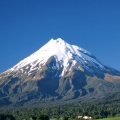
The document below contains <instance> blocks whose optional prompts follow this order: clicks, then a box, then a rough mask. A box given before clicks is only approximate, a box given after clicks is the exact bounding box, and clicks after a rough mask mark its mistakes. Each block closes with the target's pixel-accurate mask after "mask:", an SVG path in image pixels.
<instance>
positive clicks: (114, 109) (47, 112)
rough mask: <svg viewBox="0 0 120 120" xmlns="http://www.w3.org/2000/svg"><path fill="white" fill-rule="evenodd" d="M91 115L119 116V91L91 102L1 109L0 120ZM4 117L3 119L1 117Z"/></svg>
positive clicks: (73, 117)
mask: <svg viewBox="0 0 120 120" xmlns="http://www.w3.org/2000/svg"><path fill="white" fill-rule="evenodd" d="M80 115H82V116H84V115H86V116H91V117H92V119H100V118H108V117H119V116H120V92H118V93H115V94H113V95H110V96H109V97H106V98H103V99H100V100H97V101H93V102H85V103H84V102H83V103H81V102H76V103H71V104H67V105H56V106H49V107H37V108H24V107H19V108H17V109H10V110H5V109H4V110H1V111H0V120H49V119H56V120H61V119H62V120H68V119H69V120H77V119H78V118H77V116H80ZM3 118H4V119H3Z"/></svg>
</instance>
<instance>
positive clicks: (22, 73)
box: [0, 38, 120, 104]
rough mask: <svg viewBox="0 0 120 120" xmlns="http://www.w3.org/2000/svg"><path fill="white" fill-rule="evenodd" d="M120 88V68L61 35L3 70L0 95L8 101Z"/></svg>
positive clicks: (65, 97)
mask: <svg viewBox="0 0 120 120" xmlns="http://www.w3.org/2000/svg"><path fill="white" fill-rule="evenodd" d="M119 90H120V72H119V71H117V70H115V69H113V68H110V67H107V66H105V65H103V64H102V63H101V62H99V60H97V58H96V57H95V56H94V55H92V54H91V53H90V52H88V51H87V50H85V49H82V48H80V47H78V46H76V45H70V44H68V43H66V42H65V41H64V40H62V39H61V38H58V39H56V40H54V39H51V40H50V41H49V42H48V43H46V44H45V45H44V46H43V47H42V48H40V49H39V50H38V51H36V52H35V53H33V54H31V55H30V56H28V57H27V58H25V59H24V60H22V61H20V62H19V63H18V64H16V65H15V66H13V67H12V68H10V69H8V70H6V71H5V72H3V73H1V74H0V96H1V99H3V101H4V99H5V100H6V99H7V102H9V103H13V102H14V103H19V102H22V103H24V102H25V101H26V102H28V101H42V99H44V100H45V99H47V100H48V101H49V100H51V99H52V100H57V99H62V100H71V99H73V98H74V99H78V98H81V96H82V97H83V96H89V95H90V96H89V97H94V98H98V97H101V96H104V95H107V94H110V93H111V92H116V91H119ZM0 104H3V103H0Z"/></svg>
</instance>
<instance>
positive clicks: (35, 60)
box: [5, 38, 106, 75]
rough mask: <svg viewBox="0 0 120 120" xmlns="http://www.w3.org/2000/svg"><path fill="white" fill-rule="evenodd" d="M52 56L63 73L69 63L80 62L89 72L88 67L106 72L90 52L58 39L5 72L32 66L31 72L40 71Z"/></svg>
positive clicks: (52, 40)
mask: <svg viewBox="0 0 120 120" xmlns="http://www.w3.org/2000/svg"><path fill="white" fill-rule="evenodd" d="M51 56H54V57H55V58H56V61H58V62H59V63H60V65H61V67H63V71H65V70H66V68H67V67H68V65H69V62H71V63H72V64H71V65H72V66H74V65H75V64H76V63H77V62H78V63H80V64H81V65H82V66H83V68H85V69H87V70H89V69H90V68H88V65H92V66H94V67H96V68H100V69H101V70H106V68H105V67H104V65H102V64H101V63H100V62H99V61H98V60H97V59H96V58H95V57H94V56H93V55H92V54H91V53H90V52H88V51H87V50H85V49H82V48H80V47H78V46H75V45H70V44H68V43H66V42H65V41H64V40H62V39H61V38H58V39H56V40H54V39H51V40H50V41H49V42H48V43H47V44H45V45H44V46H43V47H42V48H40V49H39V50H38V51H36V52H35V53H33V54H31V55H30V56H29V57H27V58H25V59H24V60H22V61H20V62H19V63H18V64H17V65H15V66H13V67H12V68H11V69H9V70H7V71H5V72H12V71H18V70H21V71H22V68H23V67H26V69H28V65H29V66H30V69H29V71H31V70H38V69H40V68H41V66H43V65H44V64H45V63H46V62H47V60H48V59H49V58H50V57H51ZM56 67H59V65H58V64H57V65H56ZM89 71H92V70H89ZM63 74H64V72H62V75H63Z"/></svg>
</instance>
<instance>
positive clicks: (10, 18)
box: [0, 0, 120, 72]
mask: <svg viewBox="0 0 120 120" xmlns="http://www.w3.org/2000/svg"><path fill="white" fill-rule="evenodd" d="M51 38H54V39H56V38H62V39H64V40H65V41H66V42H68V43H70V44H75V45H78V46H80V47H82V48H84V49H86V50H88V51H90V52H91V53H92V54H94V55H95V56H96V57H97V58H98V59H99V60H100V61H101V62H102V63H104V64H105V65H108V66H110V67H113V68H115V69H117V70H120V0H0V72H2V71H4V70H6V69H8V68H10V67H12V66H13V65H15V64H16V63H18V62H19V61H20V60H22V59H23V58H25V57H27V56H28V55H30V54H31V53H33V52H35V51H36V50H38V49H39V48H40V47H41V46H43V45H44V44H45V43H46V42H48V41H49V40H50V39H51Z"/></svg>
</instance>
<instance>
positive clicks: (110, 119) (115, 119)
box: [99, 117, 120, 120]
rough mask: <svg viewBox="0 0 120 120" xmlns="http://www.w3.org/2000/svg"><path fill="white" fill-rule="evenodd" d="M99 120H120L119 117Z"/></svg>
mask: <svg viewBox="0 0 120 120" xmlns="http://www.w3.org/2000/svg"><path fill="white" fill-rule="evenodd" d="M99 120H120V117H115V118H103V119H99Z"/></svg>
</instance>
